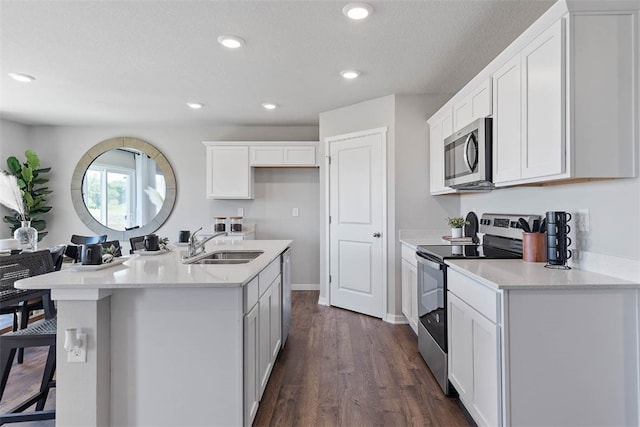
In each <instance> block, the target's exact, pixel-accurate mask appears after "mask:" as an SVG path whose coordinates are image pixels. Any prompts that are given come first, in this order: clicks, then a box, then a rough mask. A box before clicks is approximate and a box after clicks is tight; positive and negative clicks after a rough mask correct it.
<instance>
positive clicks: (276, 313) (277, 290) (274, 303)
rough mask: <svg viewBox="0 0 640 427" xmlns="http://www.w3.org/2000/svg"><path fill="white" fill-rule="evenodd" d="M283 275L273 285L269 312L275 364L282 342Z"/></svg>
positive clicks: (272, 356) (272, 355)
mask: <svg viewBox="0 0 640 427" xmlns="http://www.w3.org/2000/svg"><path fill="white" fill-rule="evenodd" d="M281 277H282V276H278V278H277V279H276V280H274V281H273V284H272V285H271V310H270V313H269V320H270V329H271V360H272V363H274V364H275V360H276V357H278V352H279V351H280V344H281V342H282V323H281V322H282V293H281V291H282V283H281V282H282V281H281V279H280V278H281Z"/></svg>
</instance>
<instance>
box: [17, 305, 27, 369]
mask: <svg viewBox="0 0 640 427" xmlns="http://www.w3.org/2000/svg"><path fill="white" fill-rule="evenodd" d="M20 313H21V316H20V329H24V328H26V327H27V326H29V310H28V309H27V305H26V304H25V305H23V306H22V308H21V309H20ZM23 361H24V348H22V347H20V348H19V349H18V363H22V362H23Z"/></svg>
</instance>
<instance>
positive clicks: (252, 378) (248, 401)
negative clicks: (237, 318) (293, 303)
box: [244, 304, 260, 426]
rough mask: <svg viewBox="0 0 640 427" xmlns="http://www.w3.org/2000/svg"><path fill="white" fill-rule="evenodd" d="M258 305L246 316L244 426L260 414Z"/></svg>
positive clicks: (248, 424)
mask: <svg viewBox="0 0 640 427" xmlns="http://www.w3.org/2000/svg"><path fill="white" fill-rule="evenodd" d="M258 336H259V333H258V304H256V305H254V306H253V308H252V309H251V310H250V311H249V313H247V314H246V315H245V316H244V425H245V426H250V425H251V424H252V423H253V419H254V418H255V416H256V413H257V412H258V402H259V400H260V389H259V387H258V384H259V383H258V359H259V358H258V345H259V338H258Z"/></svg>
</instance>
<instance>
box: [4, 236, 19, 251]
mask: <svg viewBox="0 0 640 427" xmlns="http://www.w3.org/2000/svg"><path fill="white" fill-rule="evenodd" d="M19 243H20V242H18V239H0V251H6V250H13V249H18V248H19V247H20V244H19Z"/></svg>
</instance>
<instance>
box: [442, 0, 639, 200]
mask: <svg viewBox="0 0 640 427" xmlns="http://www.w3.org/2000/svg"><path fill="white" fill-rule="evenodd" d="M637 46H638V3H637V2H631V1H629V2H625V1H621V2H604V1H603V2H565V1H558V2H557V3H556V4H554V5H553V6H552V7H551V8H550V9H549V10H548V11H547V12H546V13H545V14H543V15H542V16H541V17H540V18H539V19H538V20H537V21H536V22H534V23H533V24H532V25H531V27H529V28H528V29H527V30H526V31H525V32H524V33H523V34H522V35H521V36H520V37H518V38H517V39H516V40H514V42H513V43H512V44H511V45H509V46H508V47H507V48H506V49H505V50H504V51H503V52H502V53H501V54H500V55H498V57H497V58H496V59H495V60H493V61H492V62H491V63H490V64H489V65H487V67H485V69H483V70H482V71H481V72H480V73H479V74H478V75H477V76H476V77H475V78H474V79H472V80H471V82H469V84H467V86H466V87H465V88H463V89H462V90H461V91H460V92H459V93H458V94H456V95H455V96H454V97H453V98H452V99H451V100H450V101H449V102H448V103H447V104H445V105H444V106H443V107H442V108H441V109H440V111H438V112H437V113H436V114H434V116H433V117H432V118H431V119H429V125H430V126H431V131H432V135H431V137H432V138H431V140H432V143H433V140H434V139H438V138H436V137H439V134H440V132H441V129H438V126H439V122H440V121H441V120H442V117H444V116H446V115H447V114H449V112H451V114H452V115H453V130H454V131H455V130H457V129H460V128H462V127H463V126H465V125H466V124H468V123H469V122H471V121H473V120H474V119H476V118H478V117H485V116H487V115H488V114H491V115H492V117H493V155H492V163H493V164H492V171H493V182H494V183H495V184H496V186H498V187H500V186H512V185H519V184H530V183H541V182H550V181H570V180H575V179H589V178H632V177H636V176H637V161H638V160H637V153H636V151H637V148H636V147H637V146H638V133H639V132H638V128H639V122H640V118H639V117H640V114H639V113H638V105H639V102H638V89H637V88H638V61H637V56H638V47H637ZM489 94H490V95H489ZM487 99H488V100H489V101H488V103H487ZM487 105H490V107H489V109H487ZM446 137H447V134H445V132H443V131H442V135H441V136H440V137H439V138H442V139H443V140H444V138H446ZM439 149H440V147H439V143H437V145H436V146H434V147H432V151H431V153H432V156H431V170H432V177H433V174H437V176H439V170H440V169H441V168H442V162H443V160H442V159H441V157H442V156H441V155H437V156H436V154H438V153H437V150H439ZM437 176H436V178H437ZM431 192H432V194H442V193H444V192H445V191H444V190H443V189H442V188H441V187H438V181H437V180H434V179H433V178H432V186H431Z"/></svg>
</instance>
